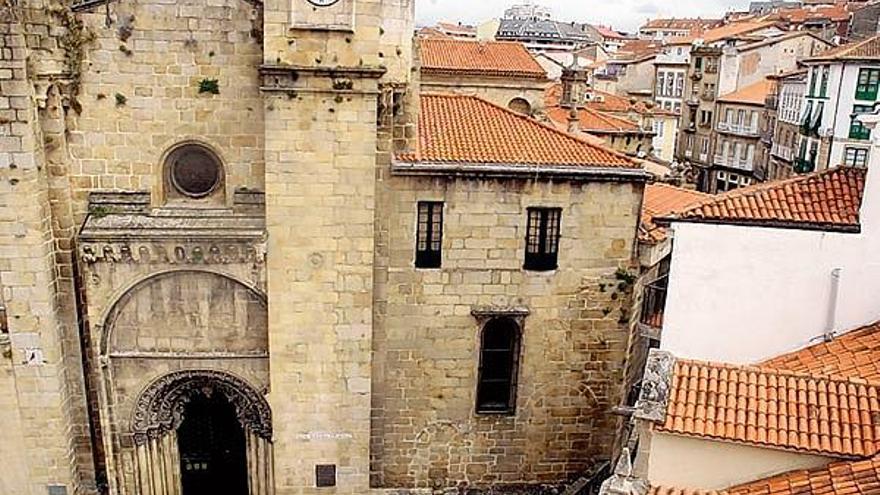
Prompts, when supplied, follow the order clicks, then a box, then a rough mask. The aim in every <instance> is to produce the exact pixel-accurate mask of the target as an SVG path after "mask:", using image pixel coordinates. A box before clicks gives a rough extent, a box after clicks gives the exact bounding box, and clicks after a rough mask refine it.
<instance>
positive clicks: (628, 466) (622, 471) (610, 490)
mask: <svg viewBox="0 0 880 495" xmlns="http://www.w3.org/2000/svg"><path fill="white" fill-rule="evenodd" d="M648 489H649V487H648V483H647V482H646V481H645V480H643V479H641V478H639V477H637V476H635V475H634V474H633V466H632V459H631V456H630V452H629V449H628V448H626V447H624V449H623V451H622V452H621V453H620V458H619V459H618V460H617V466H616V467H615V468H614V474H613V475H612V476H611V477H610V478H608V479H607V480H605V482H604V483H602V487H601V488H600V490H599V495H645V494H646V493H648Z"/></svg>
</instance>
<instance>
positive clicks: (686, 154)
mask: <svg viewBox="0 0 880 495" xmlns="http://www.w3.org/2000/svg"><path fill="white" fill-rule="evenodd" d="M684 157H685V158H693V157H694V152H693V150H684Z"/></svg>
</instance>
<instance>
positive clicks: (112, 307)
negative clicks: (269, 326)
mask: <svg viewBox="0 0 880 495" xmlns="http://www.w3.org/2000/svg"><path fill="white" fill-rule="evenodd" d="M187 274H208V275H214V276H217V277H220V278H224V279H227V280H229V281H231V282H234V283H236V284H239V285H241V286H242V287H244V288H245V289H247V290H248V291H249V292H250V293H251V294H252V295H253V296H254V298H255V299H257V300H258V301H259V302H260V304H262V306H263V307H265V308H268V297H267V296H266V294H265V293H264V292H263V291H262V290H260V289H259V288H258V287H256V286H254V285H253V284H251V283H249V282H247V281H246V280H242V279H240V278H238V277H236V276H234V275H232V274H229V273H225V272H221V271H217V270H213V269H198V268H187V269H173V270H163V271H160V272H156V273H151V274H150V275H148V276H146V277H143V278H139V279H138V280H136V281H134V282H132V283H130V284H129V285H127V286H125V287H123V288H122V289H120V290H119V291H117V292H116V294H115V295H114V296H113V297H112V298H110V300H111V301H112V302H111V303H110V304H108V305H107V307H106V308H105V309H104V311H103V314H102V315H101V316H100V317H99V318H98V319H97V321H98V323H97V325H96V328H97V329H99V331H100V335H99V338H100V341H99V349H100V355H102V356H106V355H107V353H108V347H109V342H110V338H111V333H112V332H113V326H114V322H115V321H116V317H117V315H118V314H119V311H120V310H121V309H123V308H124V306H125V303H126V302H127V301H128V299H129V298H131V297H132V296H133V294H135V293H136V292H137V291H138V290H140V289H142V288H144V287H146V286H148V285H149V284H150V283H153V282H155V281H157V280H159V279H161V278H165V277H175V276H185V275H187Z"/></svg>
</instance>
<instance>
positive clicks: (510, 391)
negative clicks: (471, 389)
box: [477, 318, 520, 414]
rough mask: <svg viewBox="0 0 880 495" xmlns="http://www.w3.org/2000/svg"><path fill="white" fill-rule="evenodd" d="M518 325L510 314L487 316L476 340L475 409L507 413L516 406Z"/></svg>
mask: <svg viewBox="0 0 880 495" xmlns="http://www.w3.org/2000/svg"><path fill="white" fill-rule="evenodd" d="M519 333H520V329H519V325H517V324H516V322H515V321H513V320H511V319H510V318H495V319H492V320H489V322H488V323H486V326H484V327H483V334H482V337H481V339H480V340H481V341H480V370H479V379H478V382H477V412H478V413H485V414H510V413H513V411H514V410H515V408H516V377H517V369H518V368H519V343H520V335H519Z"/></svg>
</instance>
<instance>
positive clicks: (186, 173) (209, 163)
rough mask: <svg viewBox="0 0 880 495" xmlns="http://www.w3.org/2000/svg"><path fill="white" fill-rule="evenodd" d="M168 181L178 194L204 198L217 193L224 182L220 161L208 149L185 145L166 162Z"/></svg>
mask: <svg viewBox="0 0 880 495" xmlns="http://www.w3.org/2000/svg"><path fill="white" fill-rule="evenodd" d="M165 167H166V173H167V177H168V181H169V182H170V183H171V186H172V187H173V188H174V191H176V192H177V193H178V194H180V195H183V196H186V197H189V198H204V197H205V196H208V195H210V194H211V193H212V192H214V191H216V190H217V189H218V188H219V187H220V185H221V182H222V181H223V166H222V165H221V164H220V159H219V158H217V156H216V155H215V154H214V153H213V152H211V150H209V149H208V148H206V147H204V146H201V145H198V144H192V143H188V144H184V145H182V146H180V147H178V148H176V149H175V150H174V151H172V152H171V153H170V154H169V155H168V158H167V159H166V162H165Z"/></svg>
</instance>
